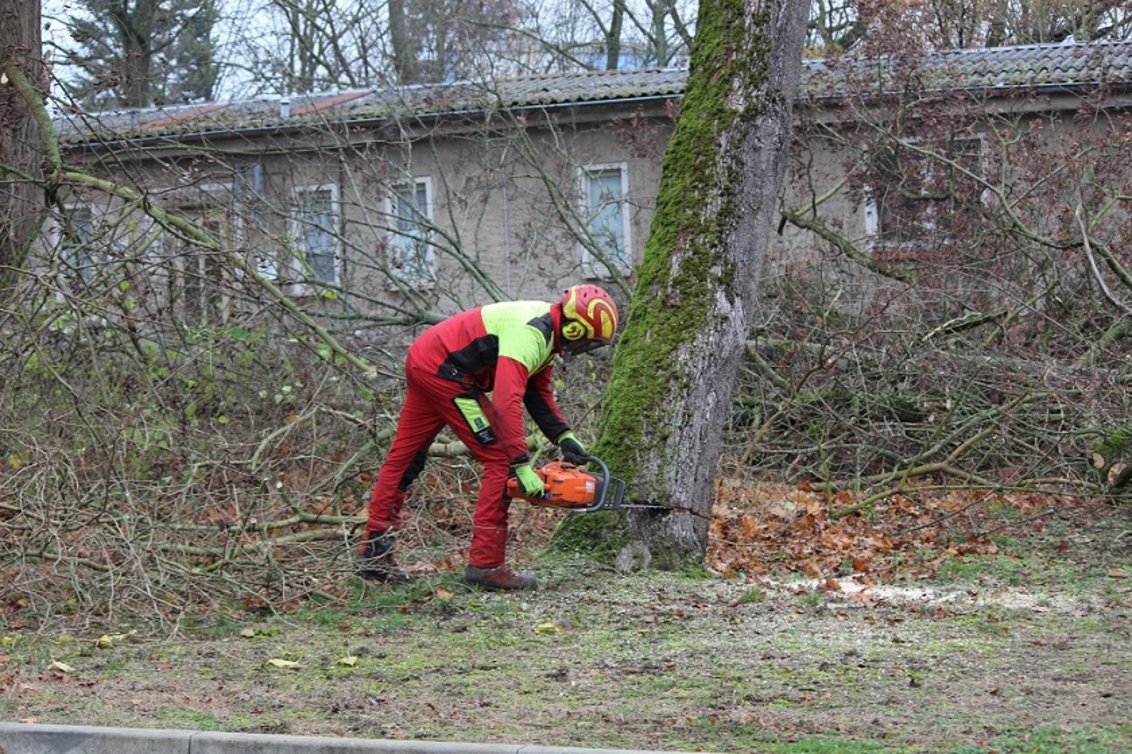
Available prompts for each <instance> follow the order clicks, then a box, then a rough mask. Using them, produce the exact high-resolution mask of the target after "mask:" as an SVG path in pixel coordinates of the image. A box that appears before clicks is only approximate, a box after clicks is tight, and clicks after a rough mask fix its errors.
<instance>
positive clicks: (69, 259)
mask: <svg viewBox="0 0 1132 754" xmlns="http://www.w3.org/2000/svg"><path fill="white" fill-rule="evenodd" d="M60 231H61V232H60V251H61V252H62V257H61V260H60V261H61V268H62V272H63V278H64V279H65V280H66V281H67V282H68V283H69V284H70V285H72V286H83V285H86V284H88V283H90V281H91V280H93V279H94V273H95V270H96V267H97V264H98V258H97V255H96V254H95V253H94V244H93V242H94V208H93V207H91V206H90V205H89V204H76V205H71V206H68V207H67V208H66V209H65V211H64V215H63V217H62V218H61V222H60Z"/></svg>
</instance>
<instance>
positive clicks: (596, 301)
mask: <svg viewBox="0 0 1132 754" xmlns="http://www.w3.org/2000/svg"><path fill="white" fill-rule="evenodd" d="M558 303H559V304H561V305H562V341H563V349H564V350H567V351H573V352H579V351H588V350H590V349H591V348H596V347H598V346H603V345H607V344H609V343H611V342H613V336H614V335H615V334H616V333H617V304H615V303H613V297H612V296H610V295H609V294H608V293H606V292H605V291H604V290H603V289H601V288H599V287H598V286H596V285H575V286H573V287H572V288H567V289H566V292H565V293H563V294H562V298H561V299H559V301H558Z"/></svg>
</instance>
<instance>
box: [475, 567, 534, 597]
mask: <svg viewBox="0 0 1132 754" xmlns="http://www.w3.org/2000/svg"><path fill="white" fill-rule="evenodd" d="M464 581H466V582H467V583H469V584H472V585H474V586H482V587H483V588H484V589H493V590H494V589H500V590H508V591H512V590H517V589H538V579H536V578H535V577H534V576H532V575H531V574H529V573H519V572H517V571H515V570H514V569H512V568H511V566H509V565H507V564H506V563H504V564H503V565H497V566H495V567H494V568H476V567H475V566H468V567H467V568H465V569H464Z"/></svg>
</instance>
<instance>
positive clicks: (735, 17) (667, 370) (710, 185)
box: [599, 0, 769, 490]
mask: <svg viewBox="0 0 1132 754" xmlns="http://www.w3.org/2000/svg"><path fill="white" fill-rule="evenodd" d="M765 21H766V19H759V18H753V19H752V18H747V14H746V12H745V8H744V3H743V2H741V1H740V0H724V1H723V2H703V3H701V4H700V14H699V20H698V22H697V24H698V25H697V29H696V38H695V42H694V44H693V48H692V72H691V75H690V76H689V79H688V85H687V89H686V91H685V95H684V99H683V102H682V104H681V111H680V115H679V118H678V120H677V123H676V128H675V132H674V133H673V136H672V139H671V140H670V142H669V144H668V147H667V150H666V152H665V155H664V164H663V174H662V177H661V182H660V187H659V193H658V197H657V211H656V215H655V218H654V220H653V223H652V228H651V230H650V234H649V238H648V241H647V243H646V247H645V256H644V261H643V263H642V266H641V269H640V277H639V281H638V284H637V288H636V291H635V293H634V296H633V301H632V307H631V313H630V316H629V318H628V323H627V326H626V328H625V331H624V334H623V336H622V338H621V342H620V344H619V345H618V347H617V351H616V353H615V355H614V360H613V377H612V380H611V384H610V390H609V399H608V402H607V407H606V410H607V413H606V416H605V419H604V422H603V425H602V432H601V438H600V441H599V451H600V453H601V454H602V455H603V457H604V458H605V459H606V460H607V462H608V463H609V464H610V467H611V468H612V469H614V471H615V473H617V474H618V475H620V476H623V477H625V478H627V479H631V480H633V481H634V483H635V486H636V489H637V490H640V489H641V488H642V486H644V487H648V486H649V484H648V483H649V481H650V480H642V479H640V478H639V473H638V472H639V470H640V466H641V463H640V462H641V459H642V458H644V457H646V456H647V454H650V453H656V452H658V448H659V446H660V445H662V444H663V443H664V441H665V440H666V439H667V436H668V433H669V430H668V427H669V426H670V425H671V421H672V417H671V416H670V415H669V412H668V411H667V410H666V409H667V408H668V407H669V405H670V404H671V402H672V397H673V396H674V395H679V394H680V393H681V392H682V391H684V390H686V388H687V384H686V383H687V380H688V379H689V378H688V376H687V374H686V373H685V371H684V368H683V365H682V364H681V361H680V359H679V358H678V356H679V354H680V349H681V346H683V345H684V344H685V343H687V342H688V341H690V340H691V339H692V338H693V337H695V335H696V334H697V333H698V332H700V331H702V330H703V329H704V328H705V326H706V325H707V324H708V317H709V312H710V311H711V308H712V302H713V301H714V300H715V298H716V297H717V296H721V295H722V296H726V297H728V298H731V299H734V298H735V297H736V296H737V295H738V291H737V290H736V287H735V286H736V280H737V279H738V278H739V271H737V270H735V269H734V265H733V264H729V263H727V262H726V261H725V259H724V257H723V254H722V252H723V244H722V239H723V238H724V235H725V232H726V230H727V227H728V225H729V223H731V222H733V219H734V217H735V215H736V212H737V208H736V197H735V196H734V195H733V194H732V193H730V192H731V191H732V190H733V188H732V187H734V185H735V184H736V181H737V178H736V176H735V175H733V173H734V172H735V171H737V170H738V165H737V161H735V160H730V161H729V160H728V159H727V158H728V155H727V154H726V150H727V147H728V145H727V144H726V140H725V139H721V135H723V134H728V133H731V132H732V131H733V130H734V129H735V127H736V124H737V121H738V120H739V119H749V118H754V117H756V116H757V115H758V114H759V108H760V107H761V106H762V105H763V103H762V102H761V101H760V100H759V99H758V98H754V97H751V98H748V99H746V100H743V101H744V102H748V103H749V104H745V105H743V106H742V107H737V106H736V105H735V101H736V98H735V97H734V96H733V95H734V92H736V91H742V92H753V91H755V90H756V88H757V86H758V83H759V82H761V81H763V80H764V79H765V76H766V72H767V69H768V49H769V48H768V45H766V44H751V43H750V40H748V39H747V38H746V30H747V29H749V28H751V26H752V25H753V26H755V27H759V26H760V25H764V24H765Z"/></svg>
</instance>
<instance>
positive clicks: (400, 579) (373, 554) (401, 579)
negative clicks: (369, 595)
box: [357, 531, 409, 584]
mask: <svg viewBox="0 0 1132 754" xmlns="http://www.w3.org/2000/svg"><path fill="white" fill-rule="evenodd" d="M396 541H397V539H396V537H394V536H393V534H392V533H390V532H388V531H373V532H370V533H369V534H367V535H366V539H365V541H364V542H363V543H362V546H361V549H359V551H358V558H357V572H358V575H359V576H361V577H362V578H363V579H369V580H371V581H381V582H384V583H386V584H404V583H405V582H407V581H408V580H409V574H407V573H405V569H404V568H402V567H401V566H400V565H398V563H397V559H396V558H394V557H393V545H394V543H395V542H396Z"/></svg>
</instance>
